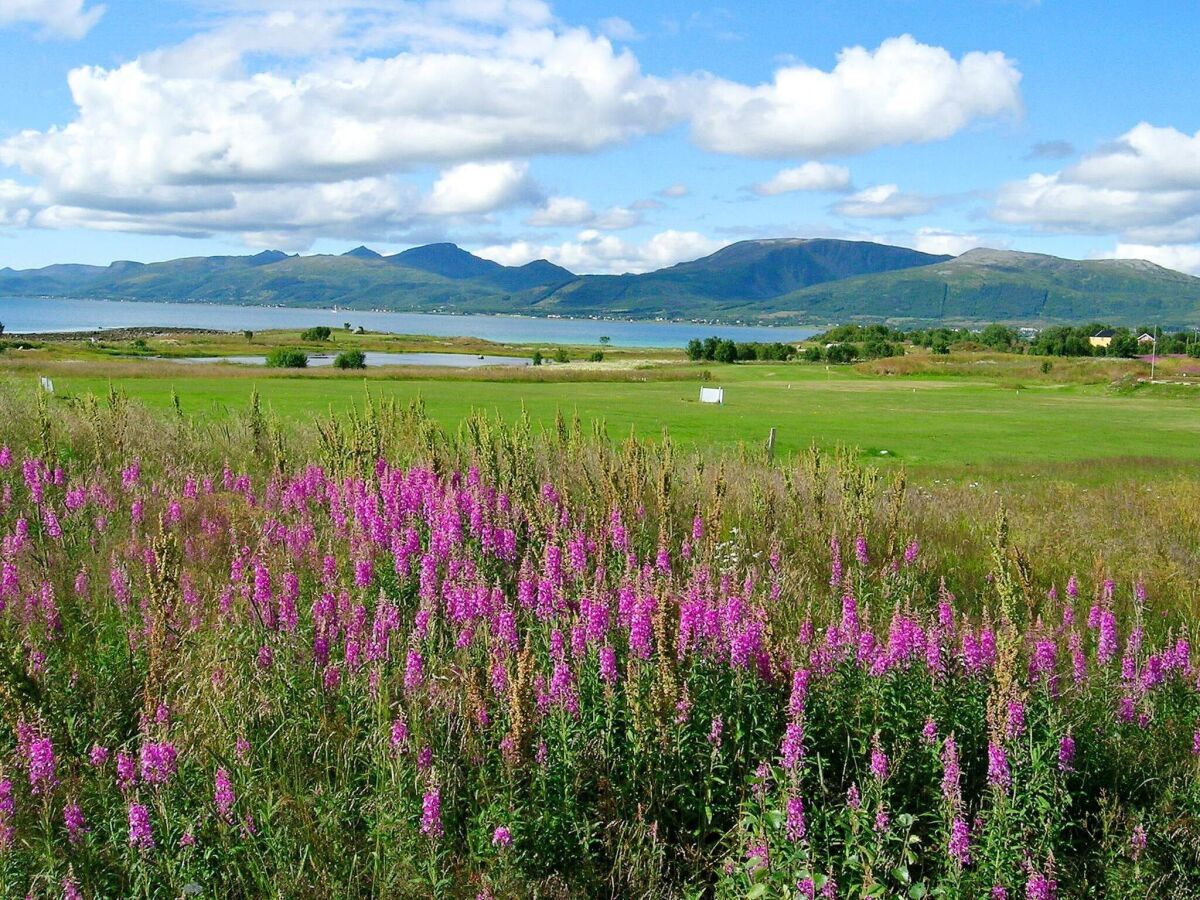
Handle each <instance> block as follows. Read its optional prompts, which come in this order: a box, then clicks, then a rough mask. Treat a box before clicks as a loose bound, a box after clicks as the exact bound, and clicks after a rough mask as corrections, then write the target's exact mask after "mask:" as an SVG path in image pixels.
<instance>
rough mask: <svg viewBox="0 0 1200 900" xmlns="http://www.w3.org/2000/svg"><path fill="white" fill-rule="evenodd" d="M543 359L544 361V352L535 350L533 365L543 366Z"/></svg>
mask: <svg viewBox="0 0 1200 900" xmlns="http://www.w3.org/2000/svg"><path fill="white" fill-rule="evenodd" d="M542 359H543V356H542V351H541V350H534V351H533V357H532V360H533V364H534V365H535V366H540V365H541V364H542Z"/></svg>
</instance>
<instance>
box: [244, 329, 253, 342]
mask: <svg viewBox="0 0 1200 900" xmlns="http://www.w3.org/2000/svg"><path fill="white" fill-rule="evenodd" d="M242 337H244V338H245V339H246V340H247V341H252V340H254V332H253V331H251V330H250V329H249V328H247V329H246V330H245V331H243V332H242Z"/></svg>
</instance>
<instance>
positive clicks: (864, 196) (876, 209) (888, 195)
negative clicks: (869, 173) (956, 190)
mask: <svg viewBox="0 0 1200 900" xmlns="http://www.w3.org/2000/svg"><path fill="white" fill-rule="evenodd" d="M933 207H934V201H933V200H932V199H931V198H929V197H925V196H922V195H921V194H908V193H905V192H904V191H901V190H900V188H899V187H898V186H897V185H894V184H877V185H875V186H873V187H869V188H866V189H865V190H861V191H859V192H858V193H856V194H851V195H850V196H849V197H847V198H846V199H845V200H842V201H841V202H839V203H835V204H834V205H833V211H834V212H836V213H837V214H838V215H841V216H848V217H850V218H853V219H904V218H907V217H908V216H919V215H921V214H922V213H927V212H929V211H930V210H931V209H933Z"/></svg>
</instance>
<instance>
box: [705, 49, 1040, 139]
mask: <svg viewBox="0 0 1200 900" xmlns="http://www.w3.org/2000/svg"><path fill="white" fill-rule="evenodd" d="M1020 82H1021V73H1020V72H1019V71H1018V69H1017V66H1016V64H1015V63H1014V62H1013V61H1012V60H1011V59H1009V58H1008V57H1006V56H1005V55H1004V54H1002V53H996V52H991V53H983V52H978V51H974V52H971V53H967V54H965V55H964V56H963V57H962V58H961V59H955V58H954V57H953V56H951V55H950V53H949V52H948V51H947V50H945V49H944V48H942V47H934V46H930V45H928V44H922V43H919V42H918V41H916V40H915V39H914V38H913V37H912V36H911V35H902V36H900V37H895V38H889V39H887V40H885V41H884V42H883V43H882V44H880V45H879V47H878V48H876V49H875V50H867V49H866V48H864V47H850V48H847V49H845V50H843V51H842V52H841V53H840V54H838V61H837V65H835V66H834V68H833V69H832V70H831V71H828V72H826V71H824V70H822V69H817V68H813V67H811V66H806V65H794V66H787V67H785V68H781V69H779V70H778V71H777V72H776V73H775V79H774V81H772V82H771V83H770V84H761V85H745V84H739V83H737V82H732V81H725V80H723V79H717V78H711V79H708V80H707V81H705V82H703V83H702V85H701V86H700V87H699V88H698V90H699V92H700V94H701V99H700V100H699V101H698V103H697V108H696V109H695V110H694V112H693V114H692V133H693V135H694V137H695V140H696V142H697V143H698V144H699V145H700V146H701V147H704V148H706V149H708V150H714V151H717V152H719V153H730V154H736V155H739V156H751V157H768V158H770V157H786V156H815V157H822V156H831V155H838V154H848V153H862V152H865V151H867V150H871V149H874V148H876V147H882V146H887V145H892V144H911V143H925V142H928V141H936V140H942V139H944V138H948V137H950V136H951V135H952V134H955V133H956V132H958V131H960V130H962V129H963V128H965V127H966V126H967V125H968V124H970V123H971V122H972V121H974V120H976V119H979V118H988V117H994V116H999V115H1004V114H1009V115H1013V114H1017V113H1019V112H1020V110H1021V94H1020Z"/></svg>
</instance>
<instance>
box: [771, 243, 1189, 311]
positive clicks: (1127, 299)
mask: <svg viewBox="0 0 1200 900" xmlns="http://www.w3.org/2000/svg"><path fill="white" fill-rule="evenodd" d="M769 305H770V307H771V312H773V313H775V314H776V315H779V314H780V313H786V314H787V315H789V316H798V317H810V318H813V319H825V320H830V321H843V320H844V321H880V320H887V321H892V322H947V323H951V324H957V323H963V324H970V323H978V322H1010V323H1014V324H1031V325H1037V324H1047V323H1052V322H1091V321H1103V322H1110V323H1112V324H1120V325H1138V324H1141V323H1145V322H1161V323H1165V324H1167V323H1169V324H1173V325H1189V324H1200V278H1194V277H1192V276H1190V275H1184V274H1183V273H1181V272H1175V271H1173V270H1171V269H1165V268H1163V267H1162V266H1158V265H1155V264H1154V263H1150V262H1146V261H1145V260H1115V259H1097V260H1072V259H1060V258H1058V257H1055V256H1045V255H1042V254H1037V253H1019V252H1015V251H1005V250H971V251H968V252H967V253H964V254H963V255H962V256H959V257H956V258H954V259H952V260H949V261H946V262H941V263H936V264H934V265H930V266H922V267H920V268H915V269H906V270H904V271H902V272H888V273H883V274H878V275H871V276H866V277H856V278H847V279H843V280H841V281H837V282H833V283H829V284H823V285H817V286H813V287H809V288H805V289H803V290H800V291H795V292H792V293H790V294H787V295H785V296H781V297H777V298H774V299H772V300H771V301H770V303H769ZM754 308H756V309H758V308H761V307H760V306H759V305H757V304H756V305H755V306H754Z"/></svg>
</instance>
